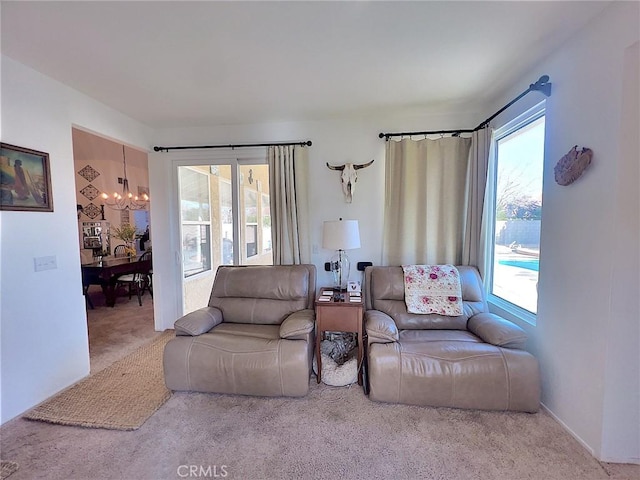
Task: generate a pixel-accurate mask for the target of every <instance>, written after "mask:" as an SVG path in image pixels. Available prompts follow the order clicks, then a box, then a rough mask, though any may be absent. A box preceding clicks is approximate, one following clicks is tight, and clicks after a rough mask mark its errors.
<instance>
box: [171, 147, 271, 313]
mask: <svg viewBox="0 0 640 480" xmlns="http://www.w3.org/2000/svg"><path fill="white" fill-rule="evenodd" d="M172 153H174V158H173V160H172V166H173V168H172V171H173V172H172V176H173V178H172V195H171V198H172V199H173V200H172V204H173V205H172V206H171V209H170V211H171V212H173V213H172V214H170V216H169V222H170V229H171V233H172V235H171V236H172V241H171V244H172V246H173V247H174V248H173V250H174V252H175V260H176V263H177V267H178V268H177V269H176V270H177V272H176V273H177V278H176V279H175V280H176V294H177V295H178V297H177V298H178V305H180V312H178V313H179V314H180V315H182V314H184V311H185V298H184V285H183V283H184V280H185V278H184V263H183V261H184V259H183V258H182V238H181V236H182V225H181V215H182V213H181V211H180V182H179V173H178V172H179V167H191V166H211V165H229V166H230V167H231V198H232V203H233V207H234V211H236V210H237V212H238V214H234V215H233V243H234V248H233V263H234V265H239V264H240V255H241V254H240V249H241V248H242V247H243V246H244V245H243V244H242V243H241V242H240V241H241V239H242V238H244V235H242V236H241V232H240V230H241V225H240V221H241V215H240V214H239V213H240V211H239V210H238V209H239V208H240V205H241V204H240V199H239V196H240V194H241V185H240V174H239V171H240V166H242V165H261V164H264V165H266V164H267V163H268V161H267V151H266V148H250V149H246V150H244V151H242V150H236V149H220V150H210V151H199V152H198V151H183V152H180V153H178V154H175V153H176V152H172ZM211 273H213V274H215V270H213V268H212V272H211Z"/></svg>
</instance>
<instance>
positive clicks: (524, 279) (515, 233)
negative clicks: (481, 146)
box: [488, 105, 545, 319]
mask: <svg viewBox="0 0 640 480" xmlns="http://www.w3.org/2000/svg"><path fill="white" fill-rule="evenodd" d="M544 127H545V117H544V106H542V105H541V106H538V107H536V108H534V109H532V110H531V111H529V112H527V113H526V114H524V115H522V116H521V117H518V118H517V119H516V120H514V121H513V122H511V123H509V124H507V125H505V126H504V127H503V128H501V129H499V130H497V131H496V133H495V136H494V152H495V157H494V158H493V161H494V162H495V164H494V165H493V168H492V169H491V170H490V171H492V172H494V175H495V176H494V178H493V179H491V180H490V182H489V185H494V186H495V187H494V188H493V194H494V195H493V202H492V214H493V215H492V218H493V221H492V224H493V244H492V245H491V252H490V255H491V259H492V261H491V272H489V276H488V279H489V293H490V294H491V295H490V299H492V300H495V299H496V298H497V299H499V300H498V302H497V303H500V304H501V306H502V307H503V308H507V309H509V310H511V311H514V310H515V312H514V313H516V314H517V313H524V315H521V316H522V317H524V318H525V319H526V318H527V317H530V316H531V314H533V315H535V314H536V312H537V305H538V270H539V259H540V224H541V220H542V174H543V167H544V130H545V128H544ZM514 306H515V308H513V307H514ZM527 312H529V313H527Z"/></svg>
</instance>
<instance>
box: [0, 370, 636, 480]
mask: <svg viewBox="0 0 640 480" xmlns="http://www.w3.org/2000/svg"><path fill="white" fill-rule="evenodd" d="M1 437H2V438H1V439H0V440H1V442H2V444H1V447H2V451H3V455H5V456H6V457H7V458H11V459H12V460H15V461H17V462H19V463H20V470H19V471H18V472H16V473H15V474H14V475H13V476H12V477H11V479H10V480H36V479H46V480H56V479H61V480H62V479H64V480H72V479H78V480H87V479H91V480H100V479H104V480H117V479H127V480H129V479H140V480H161V479H176V480H178V479H180V478H185V477H184V475H185V474H186V473H188V472H189V470H188V469H189V468H190V467H191V466H193V467H194V468H196V469H197V470H196V472H204V473H207V472H210V475H209V477H205V475H204V474H203V475H201V477H200V478H214V477H213V473H215V472H217V473H218V477H215V478H223V477H221V476H220V475H221V474H222V467H223V466H224V467H225V469H224V471H225V472H226V474H227V475H226V477H224V478H225V479H226V480H236V479H237V480H254V479H255V480H269V479H286V480H290V479H334V478H340V479H354V480H356V479H358V480H359V479H363V478H366V479H380V480H387V479H389V480H391V479H393V480H404V479H407V480H415V479H433V480H458V479H459V480H474V479H478V480H516V479H517V480H611V479H613V478H616V479H625V480H631V479H635V480H637V479H638V473H639V471H640V470H638V468H636V467H638V466H626V467H624V468H621V469H620V470H618V471H617V474H616V473H614V471H610V470H609V469H607V470H605V468H603V466H602V465H601V464H600V463H599V462H598V461H596V460H595V459H594V458H593V457H592V456H591V455H590V454H589V453H588V452H587V451H585V450H584V448H582V446H580V444H578V442H576V441H575V440H574V439H573V438H572V437H571V436H570V435H569V434H568V433H567V432H566V431H564V430H563V429H562V427H561V426H560V425H559V424H558V423H557V422H555V421H554V420H553V418H551V417H550V416H549V415H547V414H546V413H544V412H540V413H537V414H534V415H531V414H526V413H501V412H482V411H473V410H454V409H448V408H423V407H414V406H408V405H388V404H381V403H375V402H372V401H370V400H369V399H368V398H367V397H366V396H365V395H364V394H363V393H362V390H361V389H360V388H358V387H357V386H352V387H328V386H326V385H322V384H320V385H317V384H316V381H315V378H312V379H311V380H310V392H309V395H307V396H306V397H304V398H261V397H243V396H237V395H215V394H203V393H182V392H174V393H173V395H172V396H171V398H170V399H169V400H168V401H167V402H166V403H165V404H164V405H163V406H162V407H161V408H160V409H159V410H158V411H157V412H156V413H155V414H154V415H152V416H151V418H149V420H147V421H146V422H145V424H144V425H143V426H142V427H141V428H140V429H138V430H136V431H130V432H122V431H115V430H104V429H87V428H76V427H66V426H60V425H51V424H46V423H42V422H30V421H26V420H23V419H21V418H18V419H16V420H14V421H11V422H9V424H8V425H3V427H2V435H1ZM200 467H202V469H203V470H199V469H200ZM214 468H215V469H217V470H214ZM191 478H195V477H191Z"/></svg>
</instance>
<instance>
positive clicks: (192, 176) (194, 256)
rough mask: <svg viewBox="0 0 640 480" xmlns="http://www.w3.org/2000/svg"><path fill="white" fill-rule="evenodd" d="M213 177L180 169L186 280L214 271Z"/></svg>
mask: <svg viewBox="0 0 640 480" xmlns="http://www.w3.org/2000/svg"><path fill="white" fill-rule="evenodd" d="M209 205H210V202H209V177H208V175H206V174H203V173H201V172H198V171H195V170H192V169H189V168H183V169H180V213H181V219H182V225H181V227H182V259H183V269H184V276H185V278H186V277H190V276H192V275H196V274H198V273H201V272H204V271H207V270H211V213H210V207H209Z"/></svg>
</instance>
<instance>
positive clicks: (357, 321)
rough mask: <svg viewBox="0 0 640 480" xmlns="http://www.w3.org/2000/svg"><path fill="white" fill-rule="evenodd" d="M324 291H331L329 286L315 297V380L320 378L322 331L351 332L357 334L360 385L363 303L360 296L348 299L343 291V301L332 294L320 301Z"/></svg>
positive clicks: (359, 381)
mask: <svg viewBox="0 0 640 480" xmlns="http://www.w3.org/2000/svg"><path fill="white" fill-rule="evenodd" d="M324 291H333V289H331V288H322V289H321V291H320V295H318V297H317V298H316V362H317V365H318V375H317V380H318V383H320V380H321V379H322V356H321V355H320V342H321V341H322V337H323V334H324V332H352V333H356V334H357V335H358V385H362V359H363V357H364V344H363V338H362V324H363V321H364V303H363V302H362V298H360V299H359V300H358V301H350V297H349V293H348V292H343V293H342V294H341V295H342V298H343V299H344V301H335V299H334V298H333V296H332V295H331V296H328V297H329V298H330V300H329V301H322V300H321V298H323V297H327V295H323V294H322V293H323V292H324Z"/></svg>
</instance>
